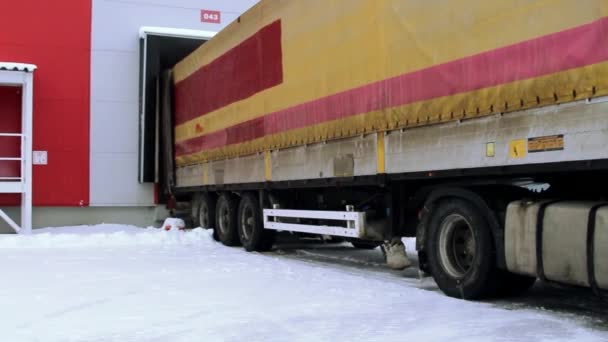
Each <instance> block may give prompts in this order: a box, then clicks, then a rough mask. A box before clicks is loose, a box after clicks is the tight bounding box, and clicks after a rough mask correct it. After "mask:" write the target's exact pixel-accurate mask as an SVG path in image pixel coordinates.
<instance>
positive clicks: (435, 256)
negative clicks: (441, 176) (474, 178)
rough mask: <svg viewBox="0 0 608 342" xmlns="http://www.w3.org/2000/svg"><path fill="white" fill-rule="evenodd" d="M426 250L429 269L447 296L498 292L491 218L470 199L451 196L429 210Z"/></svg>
mask: <svg viewBox="0 0 608 342" xmlns="http://www.w3.org/2000/svg"><path fill="white" fill-rule="evenodd" d="M430 215H432V216H431V219H430V222H429V226H428V229H429V230H428V237H427V239H426V251H427V255H428V265H429V270H430V273H431V274H432V276H433V278H434V279H435V281H436V282H437V285H438V286H439V288H440V289H441V290H442V291H443V292H444V293H445V294H446V295H448V296H450V297H455V298H462V299H479V298H485V297H489V296H492V295H494V294H495V290H496V260H495V252H494V250H495V249H494V244H493V242H492V235H491V232H490V227H489V225H488V222H487V221H486V219H485V218H484V216H483V215H482V214H481V212H480V209H478V208H477V207H476V206H474V205H472V204H471V203H469V202H467V201H465V200H460V199H452V200H446V201H443V202H441V203H439V204H438V206H437V207H436V209H434V210H433V212H431V213H430Z"/></svg>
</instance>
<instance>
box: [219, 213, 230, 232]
mask: <svg viewBox="0 0 608 342" xmlns="http://www.w3.org/2000/svg"><path fill="white" fill-rule="evenodd" d="M219 219H220V220H219V222H218V227H219V230H220V232H221V233H222V234H226V233H227V232H228V225H229V224H230V217H229V215H228V208H226V207H222V208H221V209H220V217H219Z"/></svg>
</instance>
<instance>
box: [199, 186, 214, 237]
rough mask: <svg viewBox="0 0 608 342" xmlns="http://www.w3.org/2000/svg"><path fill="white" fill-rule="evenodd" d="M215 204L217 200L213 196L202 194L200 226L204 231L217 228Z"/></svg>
mask: <svg viewBox="0 0 608 342" xmlns="http://www.w3.org/2000/svg"><path fill="white" fill-rule="evenodd" d="M215 204H216V199H215V196H214V195H213V194H210V193H203V194H201V197H200V201H199V205H198V215H197V216H198V221H197V222H198V224H199V227H201V228H204V229H213V228H215Z"/></svg>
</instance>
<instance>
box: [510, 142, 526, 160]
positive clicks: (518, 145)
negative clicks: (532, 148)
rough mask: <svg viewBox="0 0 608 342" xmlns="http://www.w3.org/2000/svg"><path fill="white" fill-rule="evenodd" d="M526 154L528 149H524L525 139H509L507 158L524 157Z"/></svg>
mask: <svg viewBox="0 0 608 342" xmlns="http://www.w3.org/2000/svg"><path fill="white" fill-rule="evenodd" d="M527 155H528V150H527V149H526V140H524V139H519V140H511V141H510V142H509V158H512V159H518V158H525V157H526V156H527Z"/></svg>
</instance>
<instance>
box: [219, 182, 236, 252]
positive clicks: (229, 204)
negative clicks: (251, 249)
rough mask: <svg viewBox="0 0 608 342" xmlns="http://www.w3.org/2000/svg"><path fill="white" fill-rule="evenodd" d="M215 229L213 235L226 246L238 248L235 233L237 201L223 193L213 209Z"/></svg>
mask: <svg viewBox="0 0 608 342" xmlns="http://www.w3.org/2000/svg"><path fill="white" fill-rule="evenodd" d="M215 209H216V210H215V213H216V215H215V222H216V227H215V231H214V234H217V237H218V239H219V240H220V241H221V242H222V243H223V244H224V245H226V246H238V245H239V244H240V241H239V235H238V231H237V201H236V198H235V197H234V196H233V195H231V194H229V193H223V194H221V195H220V197H219V199H218V200H217V205H216V208H215Z"/></svg>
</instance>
